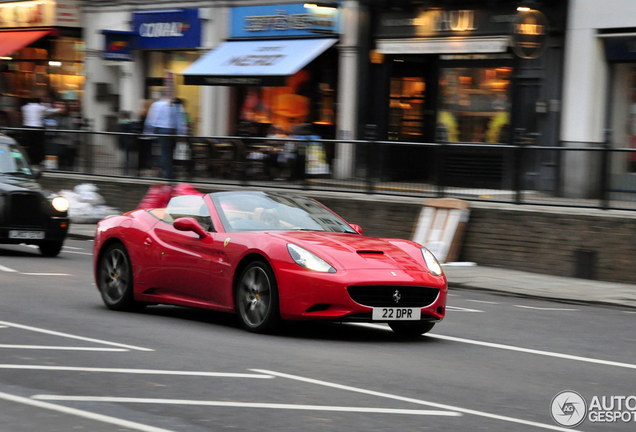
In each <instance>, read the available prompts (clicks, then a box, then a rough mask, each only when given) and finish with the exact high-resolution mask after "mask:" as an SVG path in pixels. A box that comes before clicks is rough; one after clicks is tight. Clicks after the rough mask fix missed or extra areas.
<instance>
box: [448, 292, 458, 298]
mask: <svg viewBox="0 0 636 432" xmlns="http://www.w3.org/2000/svg"><path fill="white" fill-rule="evenodd" d="M446 295H447V296H448V297H461V296H460V295H459V294H451V293H448V294H446Z"/></svg>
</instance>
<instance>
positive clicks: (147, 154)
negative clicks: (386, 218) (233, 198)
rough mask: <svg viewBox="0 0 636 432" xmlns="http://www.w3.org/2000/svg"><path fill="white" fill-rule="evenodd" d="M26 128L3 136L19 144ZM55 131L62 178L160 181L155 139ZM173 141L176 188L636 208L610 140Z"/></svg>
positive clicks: (632, 187) (625, 168) (626, 166)
mask: <svg viewBox="0 0 636 432" xmlns="http://www.w3.org/2000/svg"><path fill="white" fill-rule="evenodd" d="M29 130H30V129H26V128H0V132H2V133H5V134H7V135H10V136H13V137H14V138H15V139H16V140H17V141H18V142H24V140H23V136H22V135H23V134H24V133H25V132H28V131H29ZM55 132H56V133H64V134H66V136H67V137H69V140H68V142H69V146H71V147H72V151H71V153H72V154H73V155H74V159H73V160H72V164H71V166H70V167H67V168H66V169H65V170H64V171H66V172H74V173H85V174H93V175H105V176H127V177H141V178H153V179H162V172H161V169H160V162H159V156H160V148H159V146H158V145H157V143H156V138H157V137H160V135H152V134H150V135H143V134H134V133H120V132H94V131H85V130H79V131H78V130H69V131H55ZM50 135H51V134H50V133H49V134H48V135H47V136H50ZM174 138H175V140H176V141H177V142H178V143H184V144H178V145H177V150H176V152H175V153H174V154H173V162H174V179H175V180H180V181H190V182H214V183H217V184H234V185H236V184H240V185H246V186H250V185H252V186H269V187H285V188H298V189H314V190H330V191H348V192H360V193H373V194H386V195H404V196H416V197H423V198H440V197H452V198H460V199H466V200H472V201H485V202H498V203H517V204H534V205H547V206H568V207H582V208H600V209H621V210H636V149H632V148H615V147H612V146H611V144H610V142H611V137H610V134H609V133H607V134H606V137H605V141H604V142H591V143H590V142H578V143H576V142H561V143H560V145H559V146H541V145H537V144H536V143H537V141H538V140H537V137H536V136H533V135H532V134H524V133H523V131H521V130H517V131H515V135H514V140H513V144H484V143H446V142H441V143H415V142H397V141H378V140H328V139H314V138H310V137H304V138H268V137H238V136H212V137H209V136H174ZM44 139H45V141H46V140H47V139H48V138H46V137H45V138H44ZM58 142H59V140H58ZM43 145H44V146H45V149H49V150H48V152H56V151H57V152H59V148H58V150H55V149H54V148H53V150H50V149H51V146H49V145H47V143H46V142H45V143H43ZM58 145H59V144H58ZM184 145H185V146H184ZM27 150H29V149H27ZM46 152H47V151H45V153H46ZM60 157H64V156H63V155H62V154H60ZM54 162H55V158H49V159H47V160H45V161H44V163H43V167H42V168H43V169H44V170H45V171H49V170H50V171H61V170H60V167H61V166H63V165H64V164H62V163H60V162H62V161H61V160H58V165H57V166H56V165H55V163H54ZM66 165H69V164H68V163H67V164H66ZM630 170H632V171H633V172H632V171H630Z"/></svg>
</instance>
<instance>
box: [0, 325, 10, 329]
mask: <svg viewBox="0 0 636 432" xmlns="http://www.w3.org/2000/svg"><path fill="white" fill-rule="evenodd" d="M3 328H9V327H8V326H3V325H0V329H3Z"/></svg>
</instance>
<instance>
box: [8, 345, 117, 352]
mask: <svg viewBox="0 0 636 432" xmlns="http://www.w3.org/2000/svg"><path fill="white" fill-rule="evenodd" d="M0 348H2V349H33V350H60V351H100V352H125V351H128V350H127V349H124V348H91V347H64V346H46V345H0Z"/></svg>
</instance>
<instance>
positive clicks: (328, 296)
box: [276, 264, 448, 322]
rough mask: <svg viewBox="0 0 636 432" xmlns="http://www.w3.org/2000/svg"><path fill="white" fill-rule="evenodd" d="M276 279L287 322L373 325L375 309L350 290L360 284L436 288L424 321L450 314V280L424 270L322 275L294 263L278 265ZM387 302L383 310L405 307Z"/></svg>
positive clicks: (422, 314)
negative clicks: (343, 322)
mask: <svg viewBox="0 0 636 432" xmlns="http://www.w3.org/2000/svg"><path fill="white" fill-rule="evenodd" d="M276 280H277V282H278V291H279V303H280V313H281V317H282V318H283V319H285V320H332V321H358V322H360V321H361V322H371V321H373V320H372V312H373V306H371V305H365V304H360V303H357V302H356V301H354V300H353V299H352V298H351V296H350V295H349V292H348V288H349V287H351V286H360V285H373V286H378V285H382V286H390V287H392V288H395V289H397V290H399V289H400V288H401V287H430V288H436V289H438V290H439V293H438V295H437V296H436V297H435V296H433V297H432V298H431V301H430V303H428V302H427V303H428V304H425V305H422V306H421V321H429V322H438V321H441V320H442V319H443V318H444V316H445V314H446V298H447V293H448V289H447V285H446V277H445V276H443V275H442V276H438V277H436V276H433V275H431V274H430V273H428V272H424V271H405V270H393V271H390V270H347V271H340V270H339V271H338V272H337V273H319V272H313V271H310V270H306V269H304V268H301V267H299V266H297V265H295V264H294V265H282V266H278V267H277V269H276ZM411 289H412V288H411ZM385 301H386V303H385V304H382V307H402V306H403V305H401V304H400V303H399V302H397V303H396V302H394V299H392V297H391V296H389V297H388V298H387V299H385ZM378 306H379V305H378V304H376V307H378ZM411 307H412V306H411ZM418 307H419V306H418ZM373 322H390V321H382V320H376V321H373Z"/></svg>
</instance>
